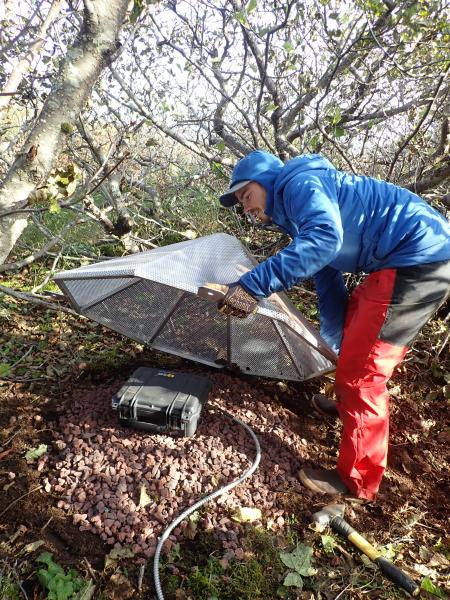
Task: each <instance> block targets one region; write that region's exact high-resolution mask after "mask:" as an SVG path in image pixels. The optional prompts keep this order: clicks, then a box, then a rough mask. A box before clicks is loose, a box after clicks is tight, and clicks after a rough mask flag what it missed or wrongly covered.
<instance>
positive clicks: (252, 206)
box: [234, 181, 272, 224]
mask: <svg viewBox="0 0 450 600" xmlns="http://www.w3.org/2000/svg"><path fill="white" fill-rule="evenodd" d="M234 195H235V196H236V198H237V199H238V202H239V204H241V205H242V208H243V209H244V214H245V215H251V216H252V217H253V218H254V219H256V220H257V221H260V222H261V223H265V224H267V223H271V221H272V219H271V218H270V217H269V216H268V215H266V214H265V212H264V211H265V209H266V195H267V192H266V190H265V189H264V187H263V186H262V185H260V184H259V183H257V182H256V181H251V182H250V183H247V185H246V186H245V187H243V188H241V189H240V190H238V191H237V192H235V194H234Z"/></svg>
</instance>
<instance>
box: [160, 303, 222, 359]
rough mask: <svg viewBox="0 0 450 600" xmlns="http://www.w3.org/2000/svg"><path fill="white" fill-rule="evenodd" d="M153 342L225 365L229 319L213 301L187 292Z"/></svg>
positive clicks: (168, 349)
mask: <svg viewBox="0 0 450 600" xmlns="http://www.w3.org/2000/svg"><path fill="white" fill-rule="evenodd" d="M153 345H154V346H156V347H158V348H159V349H161V350H166V351H169V352H170V351H172V352H174V351H175V353H176V354H180V355H182V356H186V357H189V358H192V359H193V360H198V361H199V362H206V363H207V364H212V365H215V366H217V365H223V364H225V363H226V353H227V319H226V317H224V316H223V315H222V314H221V313H219V312H218V311H217V309H216V307H215V305H213V304H211V302H208V301H207V300H203V299H202V298H197V297H196V296H194V295H192V294H189V295H186V296H185V297H184V298H183V300H182V301H181V302H180V304H179V305H178V306H177V309H176V311H175V312H174V313H173V314H172V315H171V317H170V318H169V320H168V321H167V323H166V324H165V325H164V327H163V328H162V329H161V331H160V333H159V334H158V335H157V337H156V338H155V339H154V340H153Z"/></svg>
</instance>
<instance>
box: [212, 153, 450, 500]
mask: <svg viewBox="0 0 450 600" xmlns="http://www.w3.org/2000/svg"><path fill="white" fill-rule="evenodd" d="M220 202H221V204H222V205H223V206H225V207H230V206H233V205H234V204H236V203H239V204H241V205H242V207H243V210H244V213H245V214H250V215H252V216H253V217H254V218H256V219H257V220H259V221H261V222H262V223H265V224H267V223H274V224H276V225H278V226H279V227H280V228H281V229H282V230H283V231H285V232H286V233H288V234H289V235H290V236H291V238H292V241H291V243H290V244H289V245H288V246H286V247H285V248H284V249H283V250H281V251H280V252H279V253H278V254H276V255H275V256H271V257H270V258H268V259H267V260H265V261H264V262H262V263H260V264H259V265H258V266H256V267H254V268H253V269H252V270H251V271H249V272H248V273H246V274H245V275H243V276H242V277H241V279H240V280H239V281H238V282H236V283H235V284H232V285H231V286H230V288H229V291H228V293H227V295H226V296H225V298H224V299H223V300H221V302H220V303H219V308H220V309H221V310H222V312H225V313H227V314H232V315H235V316H238V317H245V316H247V315H248V314H250V313H252V312H253V311H254V310H255V308H256V303H257V300H258V299H260V298H263V297H266V296H270V294H272V293H273V292H278V291H281V290H286V289H289V288H290V287H291V286H293V285H294V284H295V283H297V282H298V281H300V280H302V279H306V278H308V277H314V280H315V284H316V289H317V293H318V298H319V309H320V332H321V335H322V337H323V338H324V339H325V340H326V341H327V342H328V344H329V345H330V346H331V347H332V348H333V349H334V350H335V351H336V352H337V353H339V358H338V362H337V367H336V379H335V393H336V398H337V402H336V403H334V402H332V401H331V400H328V399H325V398H324V397H322V399H320V398H319V399H318V400H316V402H318V403H319V408H320V409H321V410H322V411H323V412H325V413H327V414H334V415H337V414H339V416H340V418H341V420H342V423H343V432H342V440H341V445H340V450H339V458H338V461H337V467H336V469H333V470H325V469H308V468H305V469H303V470H302V471H301V472H300V474H299V477H300V480H301V481H302V483H303V484H304V485H306V486H307V487H308V488H310V489H312V490H314V491H316V492H320V493H329V494H349V495H352V496H356V497H358V498H361V499H366V500H369V501H370V500H374V499H375V497H376V494H377V491H378V488H379V485H380V483H381V479H382V477H383V473H384V470H385V468H386V457H387V449H388V429H389V396H388V393H387V390H386V384H387V382H388V380H389V378H390V377H391V375H392V372H393V370H394V368H395V367H396V365H398V364H399V363H400V361H401V360H402V359H403V357H404V356H405V354H406V352H407V350H408V346H410V345H411V342H412V340H413V339H414V337H415V336H416V335H417V334H418V332H419V331H420V329H421V328H422V326H423V325H424V324H425V323H426V321H427V320H428V319H429V318H430V317H431V315H432V314H433V313H434V311H435V310H436V309H437V308H438V307H439V306H440V305H441V304H442V303H443V302H444V301H445V298H446V297H447V295H448V292H449V289H450V260H449V259H450V228H449V225H448V223H447V222H446V220H445V219H444V217H443V216H442V215H440V214H439V213H438V212H437V211H435V210H434V209H433V208H431V206H429V205H428V204H427V203H426V202H425V201H424V200H422V199H421V198H419V197H418V196H416V195H415V194H413V193H411V192H409V191H407V190H405V189H402V188H400V187H397V186H395V185H392V184H390V183H387V182H384V181H379V180H377V179H372V178H369V177H358V176H355V175H349V174H346V173H344V172H341V171H337V170H336V169H335V168H334V167H333V165H332V164H331V163H330V162H329V161H328V160H327V159H326V158H324V157H322V156H320V155H304V156H300V157H297V158H294V159H293V160H290V161H288V162H287V163H286V164H285V165H284V164H283V163H282V162H281V160H279V159H278V158H277V157H276V156H274V155H272V154H268V153H267V152H262V151H255V152H251V153H250V154H248V155H247V156H245V157H244V158H243V159H241V160H240V161H239V162H238V163H237V165H236V166H235V168H234V170H233V173H232V179H231V185H230V188H229V190H228V191H227V193H226V194H224V195H223V196H221V198H220ZM344 272H345V273H366V274H368V275H367V277H366V278H365V280H364V281H363V282H362V283H361V284H360V285H359V286H357V287H356V289H355V290H354V291H353V293H352V295H351V296H350V298H348V296H347V290H346V287H345V284H344V281H343V277H342V273H344Z"/></svg>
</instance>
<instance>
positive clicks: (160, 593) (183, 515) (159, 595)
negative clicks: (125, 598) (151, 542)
mask: <svg viewBox="0 0 450 600" xmlns="http://www.w3.org/2000/svg"><path fill="white" fill-rule="evenodd" d="M214 408H215V409H217V410H219V411H220V412H222V413H223V414H224V415H225V416H227V417H228V418H229V419H232V420H233V421H235V422H236V423H238V424H239V425H241V426H242V427H243V428H244V429H245V430H246V431H247V433H249V434H250V436H251V437H252V439H253V441H254V442H255V447H256V457H255V460H254V461H253V464H252V465H251V466H250V467H249V468H248V469H247V470H246V471H244V473H242V475H241V476H240V477H239V478H238V479H235V480H234V481H232V482H231V483H228V484H227V485H225V486H224V487H221V488H219V489H218V490H216V491H215V492H212V493H211V494H208V495H207V496H204V497H203V498H201V499H200V500H197V502H195V503H194V504H193V505H192V506H189V508H187V509H186V510H184V511H183V512H182V513H181V514H180V515H178V517H177V518H176V519H175V520H174V521H172V523H170V525H169V526H168V527H167V528H166V529H165V530H164V531H163V533H162V534H161V537H160V538H159V541H158V545H157V546H156V551H155V557H154V560H153V579H154V583H155V590H156V595H157V598H158V600H164V594H163V591H162V587H161V582H160V579H159V557H160V555H161V550H162V547H163V545H164V542H165V541H166V540H167V538H168V537H169V535H170V534H171V533H172V531H173V530H174V529H175V527H177V525H179V523H181V521H183V519H185V518H186V517H188V516H189V515H190V514H192V513H193V512H195V511H196V510H197V509H199V508H200V507H201V506H203V505H204V504H206V503H207V502H210V501H211V500H214V498H217V497H218V496H221V495H222V494H225V493H226V492H228V491H229V490H232V489H233V488H234V487H236V486H237V485H239V484H240V483H242V482H243V481H244V479H247V477H250V475H252V473H254V472H255V471H256V469H257V468H258V465H259V462H260V460H261V446H260V445H259V441H258V438H257V437H256V434H255V433H254V431H253V430H252V429H251V428H250V427H249V426H248V425H247V424H246V423H244V422H243V421H241V419H239V418H238V417H235V416H233V415H232V414H230V413H228V412H227V411H226V410H223V409H222V408H219V407H217V406H215V407H214Z"/></svg>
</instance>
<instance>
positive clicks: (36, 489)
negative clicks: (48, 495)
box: [0, 485, 43, 517]
mask: <svg viewBox="0 0 450 600" xmlns="http://www.w3.org/2000/svg"><path fill="white" fill-rule="evenodd" d="M42 488H43V486H42V485H37V486H36V487H35V488H33V489H32V490H30V491H29V492H27V493H26V494H22V495H21V496H19V497H18V498H16V499H15V500H13V501H12V502H11V504H9V505H8V506H7V507H6V508H5V510H4V511H3V512H1V513H0V517H3V515H4V514H5V512H8V510H9V509H10V508H11V507H12V506H14V505H15V504H17V503H18V502H20V500H22V499H23V498H25V497H26V496H29V495H30V494H33V493H34V492H37V491H38V490H40V489H42Z"/></svg>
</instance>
